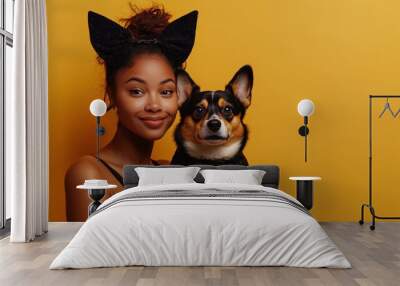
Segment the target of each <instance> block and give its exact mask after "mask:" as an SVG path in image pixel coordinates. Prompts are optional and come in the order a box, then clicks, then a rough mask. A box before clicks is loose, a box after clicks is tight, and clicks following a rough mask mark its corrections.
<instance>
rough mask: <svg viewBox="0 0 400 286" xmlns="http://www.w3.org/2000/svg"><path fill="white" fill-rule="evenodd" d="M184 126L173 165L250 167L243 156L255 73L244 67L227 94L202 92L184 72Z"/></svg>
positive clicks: (180, 87) (180, 81)
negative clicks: (246, 122) (247, 116)
mask: <svg viewBox="0 0 400 286" xmlns="http://www.w3.org/2000/svg"><path fill="white" fill-rule="evenodd" d="M176 81H177V93H178V98H179V99H178V104H179V106H180V107H179V113H180V116H181V119H180V122H179V124H178V125H177V127H176V129H175V133H174V138H175V142H176V145H177V149H176V152H175V154H174V156H173V158H172V161H171V164H179V165H192V164H208V165H222V164H234V165H248V162H247V159H246V157H245V156H244V154H243V149H244V147H245V146H246V143H247V139H248V129H247V126H246V124H244V122H243V118H244V116H245V113H246V110H247V108H248V107H249V106H250V102H251V91H252V88H253V70H252V68H251V66H249V65H245V66H243V67H241V68H240V69H239V70H238V71H237V72H236V73H235V75H234V76H233V78H232V79H231V80H230V81H229V83H228V84H227V85H226V87H225V90H215V91H200V87H199V86H198V85H197V84H196V83H195V82H194V81H193V80H192V78H191V77H190V76H189V74H188V73H187V72H186V71H184V70H179V71H177V74H176Z"/></svg>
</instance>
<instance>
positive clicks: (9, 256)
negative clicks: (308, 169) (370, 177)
mask: <svg viewBox="0 0 400 286" xmlns="http://www.w3.org/2000/svg"><path fill="white" fill-rule="evenodd" d="M80 226H81V223H50V226H49V233H48V234H47V235H45V236H44V237H42V238H40V239H38V240H35V241H34V242H32V243H18V244H16V243H9V239H8V238H5V239H2V240H0V285H1V286H8V285H12V286H17V285H30V286H34V285H52V286H61V285H68V286H75V285H96V286H97V285H140V286H147V285H149V286H150V285H167V286H179V285H226V286H234V285H246V286H247V285H255V286H261V285H290V286H292V285H346V286H351V285H384V286H390V285H400V223H389V222H385V223H383V222H382V223H378V225H377V229H376V230H375V231H374V232H372V231H370V230H369V228H368V226H367V225H364V226H359V225H358V224H356V223H323V224H322V226H323V227H324V229H325V230H326V231H327V232H328V234H329V236H330V237H331V238H332V239H333V240H334V241H335V242H336V244H337V245H338V246H339V248H340V249H341V250H342V251H343V252H344V254H345V255H346V256H347V258H348V259H349V260H350V262H351V263H352V265H353V268H352V269H348V270H342V269H305V268H289V267H120V268H100V269H86V270H48V267H49V265H50V263H51V261H52V260H53V259H54V257H55V256H56V255H57V254H58V253H59V252H60V251H61V250H62V249H63V247H64V246H65V245H66V244H67V242H68V241H69V240H70V239H71V238H72V236H73V235H74V234H75V233H76V231H77V230H78V229H79V227H80Z"/></svg>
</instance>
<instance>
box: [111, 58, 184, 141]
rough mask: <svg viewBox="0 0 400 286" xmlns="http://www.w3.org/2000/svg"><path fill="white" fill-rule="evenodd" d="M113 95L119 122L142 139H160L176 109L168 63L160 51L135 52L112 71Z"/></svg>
mask: <svg viewBox="0 0 400 286" xmlns="http://www.w3.org/2000/svg"><path fill="white" fill-rule="evenodd" d="M114 99H115V105H116V107H117V113H118V117H119V122H120V123H121V124H122V125H124V126H125V127H126V128H127V129H129V130H130V131H131V132H132V133H134V134H135V135H137V136H139V137H141V138H143V139H146V140H151V141H154V140H157V139H160V138H161V137H162V136H163V135H164V133H165V132H166V131H167V129H168V128H169V127H170V126H171V124H172V122H173V121H174V119H175V116H176V113H177V110H178V96H177V93H176V82H175V74H174V71H173V69H172V67H171V66H170V64H169V63H168V61H167V60H166V59H165V58H164V57H163V56H162V55H158V54H140V55H136V56H135V59H134V62H133V65H132V66H130V67H126V68H122V69H120V70H119V71H118V72H117V73H116V75H115V94H114Z"/></svg>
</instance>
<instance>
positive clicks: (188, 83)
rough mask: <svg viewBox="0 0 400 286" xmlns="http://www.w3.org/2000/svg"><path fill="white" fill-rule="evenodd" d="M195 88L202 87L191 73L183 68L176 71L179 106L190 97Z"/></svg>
mask: <svg viewBox="0 0 400 286" xmlns="http://www.w3.org/2000/svg"><path fill="white" fill-rule="evenodd" d="M194 89H200V88H199V86H198V85H197V84H196V83H195V82H194V81H193V80H192V78H191V77H190V75H189V74H188V73H187V72H186V71H185V70H183V69H178V70H177V71H176V92H177V94H178V105H179V107H181V106H182V104H183V103H184V102H185V101H186V100H188V99H189V98H190V96H191V95H192V92H193V90H194Z"/></svg>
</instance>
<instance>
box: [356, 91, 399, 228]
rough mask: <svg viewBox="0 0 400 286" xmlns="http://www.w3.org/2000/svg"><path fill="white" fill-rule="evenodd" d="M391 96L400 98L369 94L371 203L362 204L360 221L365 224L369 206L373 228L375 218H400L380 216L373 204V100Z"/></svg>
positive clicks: (394, 96) (371, 226) (373, 226)
mask: <svg viewBox="0 0 400 286" xmlns="http://www.w3.org/2000/svg"><path fill="white" fill-rule="evenodd" d="M389 98H400V95H370V96H369V203H368V204H362V206H361V219H360V221H359V223H360V224H361V225H362V224H364V208H368V209H369V211H370V212H371V216H372V224H371V225H370V226H369V228H370V229H371V230H374V229H375V219H383V220H385V219H388V220H391V219H400V217H394V216H390V217H385V216H378V215H377V214H376V212H375V209H374V207H373V205H372V101H373V100H374V99H389Z"/></svg>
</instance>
